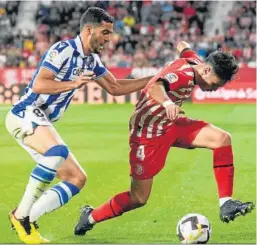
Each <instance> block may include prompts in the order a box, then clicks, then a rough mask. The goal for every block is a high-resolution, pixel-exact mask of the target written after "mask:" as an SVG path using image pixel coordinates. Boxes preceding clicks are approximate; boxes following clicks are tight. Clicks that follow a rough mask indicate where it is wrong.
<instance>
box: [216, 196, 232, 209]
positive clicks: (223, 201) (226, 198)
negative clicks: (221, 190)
mask: <svg viewBox="0 0 257 245" xmlns="http://www.w3.org/2000/svg"><path fill="white" fill-rule="evenodd" d="M231 199H232V198H231V197H222V198H220V199H219V203H220V207H221V206H222V205H223V204H224V203H225V202H226V201H228V200H231Z"/></svg>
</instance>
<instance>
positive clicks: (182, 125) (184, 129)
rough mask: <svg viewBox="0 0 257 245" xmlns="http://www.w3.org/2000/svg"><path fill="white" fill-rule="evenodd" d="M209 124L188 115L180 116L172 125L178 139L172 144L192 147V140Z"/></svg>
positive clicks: (186, 147) (180, 146) (187, 147)
mask: <svg viewBox="0 0 257 245" xmlns="http://www.w3.org/2000/svg"><path fill="white" fill-rule="evenodd" d="M208 125H209V124H208V123H207V122H205V121H201V120H195V119H191V118H188V117H179V118H178V119H177V120H176V121H175V123H174V124H173V125H172V131H173V132H174V134H176V140H175V142H174V143H173V145H172V146H174V147H179V148H185V149H192V148H194V146H193V145H192V142H194V140H195V139H196V137H197V135H198V134H199V133H200V131H201V130H202V129H203V128H205V127H207V126H208Z"/></svg>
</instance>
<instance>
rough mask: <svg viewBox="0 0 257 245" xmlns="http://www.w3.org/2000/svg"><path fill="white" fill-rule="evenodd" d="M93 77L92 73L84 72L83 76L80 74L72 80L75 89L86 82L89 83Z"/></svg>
mask: <svg viewBox="0 0 257 245" xmlns="http://www.w3.org/2000/svg"><path fill="white" fill-rule="evenodd" d="M95 77H96V75H95V74H94V72H93V71H85V72H84V73H83V74H81V75H80V76H78V77H77V78H76V79H75V80H74V82H75V88H81V87H83V86H84V85H85V84H87V83H88V82H91V81H92V80H93V79H94V78H95Z"/></svg>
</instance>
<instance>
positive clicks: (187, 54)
mask: <svg viewBox="0 0 257 245" xmlns="http://www.w3.org/2000/svg"><path fill="white" fill-rule="evenodd" d="M179 57H180V58H186V59H188V60H189V62H190V61H191V62H192V63H195V64H199V63H202V60H201V59H200V57H199V56H198V55H197V53H196V52H195V51H194V50H193V49H191V48H185V49H184V50H182V51H181V52H180V54H179Z"/></svg>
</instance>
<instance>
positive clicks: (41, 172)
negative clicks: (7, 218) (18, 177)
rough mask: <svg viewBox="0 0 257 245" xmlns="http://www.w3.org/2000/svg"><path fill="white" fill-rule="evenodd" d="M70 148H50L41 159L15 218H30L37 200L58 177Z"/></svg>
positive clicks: (58, 146) (30, 179) (32, 174)
mask: <svg viewBox="0 0 257 245" xmlns="http://www.w3.org/2000/svg"><path fill="white" fill-rule="evenodd" d="M68 154H69V151H68V148H67V147H66V146H64V145H57V146H54V147H52V148H50V149H49V150H48V151H47V152H46V153H45V154H44V155H43V156H42V157H41V159H40V163H38V164H37V166H36V167H35V168H34V169H33V171H32V173H31V175H30V178H29V182H28V184H27V187H26V190H25V193H24V195H23V197H22V200H21V202H20V204H19V206H18V208H17V210H16V212H15V217H16V218H18V219H22V218H24V217H27V216H29V213H30V211H31V208H32V206H33V204H34V203H35V202H36V200H37V199H38V198H39V197H40V196H41V195H42V194H43V193H44V191H45V190H46V188H47V186H48V185H49V184H50V183H51V181H52V180H53V179H54V177H55V175H56V169H57V168H58V167H59V166H60V165H61V164H62V163H63V162H64V161H65V160H66V158H67V157H68Z"/></svg>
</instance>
